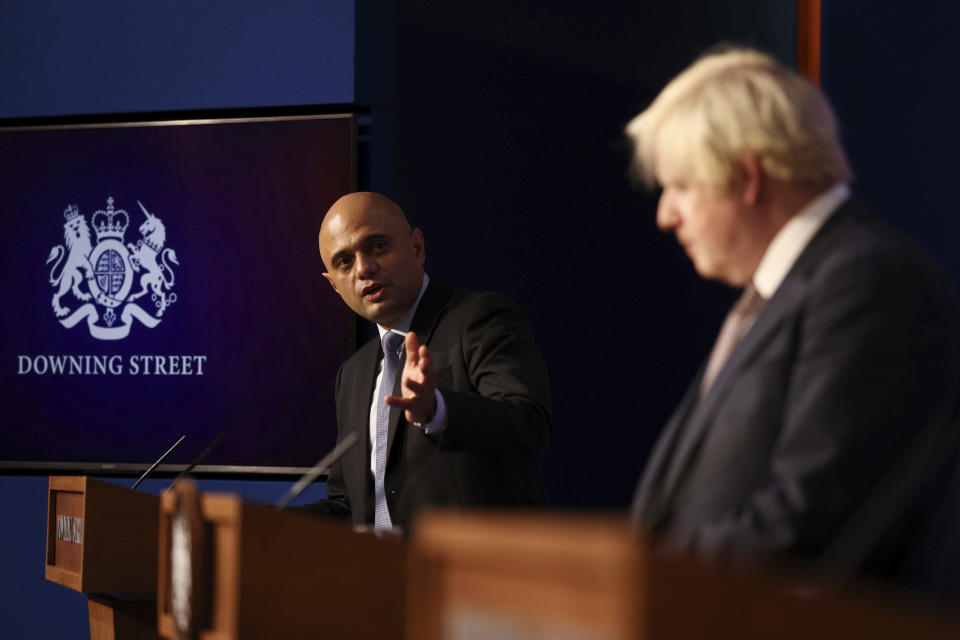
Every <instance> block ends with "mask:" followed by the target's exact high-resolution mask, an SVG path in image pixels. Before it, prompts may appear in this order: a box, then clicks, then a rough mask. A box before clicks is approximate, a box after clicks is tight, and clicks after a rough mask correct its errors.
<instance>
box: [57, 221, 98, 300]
mask: <svg viewBox="0 0 960 640" xmlns="http://www.w3.org/2000/svg"><path fill="white" fill-rule="evenodd" d="M63 216H64V218H66V222H64V223H63V244H62V245H61V244H58V245H57V246H55V247H53V249H51V250H50V256H49V257H48V258H47V264H50V263H51V262H53V266H52V267H50V284H52V285H53V286H54V287H58V288H57V291H56V293H54V294H53V301H52V304H53V312H54V313H55V314H56V315H57V317H58V318H62V317H64V316H65V315H67V314H68V313H70V309H69V307H64V306H61V305H60V299H61V298H62V297H63V296H64V295H65V294H66V293H67V291H73V295H75V296H76V297H77V299H79V300H82V301H83V302H86V301H88V300H90V298H91V295H90V294H89V293H87V292H84V291H81V290H80V285H81V284H83V283H84V282H87V281H89V280H91V279H92V278H93V267H92V266H91V265H90V260H89V259H88V256H89V255H90V252H91V251H92V250H93V245H92V243H91V241H90V228H89V227H88V226H87V221H86V219H85V218H84V217H83V216H82V215H81V214H80V210H79V209H78V208H77V206H76V205H73V204H72V205H70V206H68V207H67V209H66V211H64V212H63ZM64 247H66V248H64ZM64 255H66V258H67V259H66V262H64V260H63V258H64ZM61 262H62V263H63V266H62V268H60V270H59V273H57V269H58V267H60V265H61ZM88 288H89V287H88Z"/></svg>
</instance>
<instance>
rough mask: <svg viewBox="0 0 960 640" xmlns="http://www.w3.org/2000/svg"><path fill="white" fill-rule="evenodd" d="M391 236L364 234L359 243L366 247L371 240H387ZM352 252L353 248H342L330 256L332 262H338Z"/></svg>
mask: <svg viewBox="0 0 960 640" xmlns="http://www.w3.org/2000/svg"><path fill="white" fill-rule="evenodd" d="M389 238H390V235H389V234H386V233H371V234H370V235H368V236H364V237H363V238H361V239H360V242H359V245H360V246H361V247H366V246H368V245H369V244H370V243H371V242H376V241H377V240H385V239H389ZM351 253H353V249H340V250H339V251H337V252H336V253H334V254H333V256H331V257H330V264H337V260H339V259H340V258H342V257H344V256H347V255H350V254H351Z"/></svg>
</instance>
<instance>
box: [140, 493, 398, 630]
mask: <svg viewBox="0 0 960 640" xmlns="http://www.w3.org/2000/svg"><path fill="white" fill-rule="evenodd" d="M160 510H161V512H160V550H161V556H160V567H159V584H158V586H157V589H158V591H157V595H158V598H157V629H158V632H159V634H160V635H161V636H163V637H165V638H178V639H180V638H201V639H208V640H213V639H218V640H220V639H223V640H229V639H234V638H238V639H239V638H305V637H330V638H341V637H350V638H397V637H401V636H402V634H403V630H404V594H405V585H404V575H405V574H404V568H405V561H406V546H405V544H404V543H402V542H400V541H397V540H392V539H379V538H375V537H373V536H372V535H369V534H358V533H354V532H353V531H352V530H351V529H350V528H349V527H348V526H345V525H342V524H340V523H338V522H332V521H325V520H322V519H318V518H314V517H310V516H306V515H301V514H298V513H291V512H285V511H277V510H276V509H274V508H272V507H267V506H263V505H257V504H250V503H246V502H244V501H243V500H242V499H241V498H240V497H239V496H236V495H231V494H216V493H200V494H197V493H196V490H195V489H193V488H192V487H191V485H190V484H189V483H178V485H177V487H176V489H175V490H174V491H168V492H166V493H165V494H164V495H163V496H161V502H160Z"/></svg>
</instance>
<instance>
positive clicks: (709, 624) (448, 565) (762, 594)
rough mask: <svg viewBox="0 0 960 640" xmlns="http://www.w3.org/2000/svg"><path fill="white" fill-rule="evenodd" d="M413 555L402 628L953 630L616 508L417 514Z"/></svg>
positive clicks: (629, 632) (452, 631)
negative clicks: (698, 557) (723, 560)
mask: <svg viewBox="0 0 960 640" xmlns="http://www.w3.org/2000/svg"><path fill="white" fill-rule="evenodd" d="M410 554H411V562H410V565H409V569H410V572H409V582H408V590H409V592H410V593H411V594H413V593H416V594H418V595H417V597H416V599H413V598H411V599H410V600H409V602H410V607H409V609H408V611H407V637H410V638H418V639H425V640H430V639H438V638H453V639H456V640H468V639H471V638H492V637H513V638H524V639H526V640H532V639H541V638H543V639H545V638H592V639H595V640H596V639H609V640H615V639H627V638H631V639H637V638H669V639H671V640H673V639H680V640H682V639H685V638H690V639H695V638H696V639H700V638H738V639H741V640H749V639H750V638H797V639H798V640H799V639H801V638H803V639H807V638H816V637H824V636H829V637H852V638H859V637H870V638H904V637H924V638H944V639H946V638H958V637H960V626H957V623H956V621H953V620H947V619H945V618H943V617H939V616H938V615H935V614H931V613H930V612H926V611H922V612H920V611H918V610H916V609H912V608H911V607H910V606H909V605H907V604H905V603H904V602H903V601H902V600H900V599H898V598H896V597H893V596H889V595H888V596H885V597H884V598H883V599H881V598H878V597H876V596H875V595H871V596H865V595H863V594H861V593H857V592H849V591H843V592H841V591H827V590H824V589H816V588H812V586H811V584H810V583H809V582H807V583H802V582H800V581H798V580H794V579H789V578H788V579H784V577H783V576H772V575H760V574H756V573H752V572H748V571H746V570H743V569H737V568H731V567H724V566H721V565H711V566H709V567H706V566H702V565H700V564H696V563H693V562H691V561H689V560H688V559H685V558H681V557H677V556H672V555H666V554H662V553H658V552H654V551H652V550H651V545H650V544H649V541H648V540H647V539H646V538H645V537H643V536H642V535H641V534H640V533H638V532H635V531H632V530H631V529H630V527H629V526H628V523H627V520H626V518H625V517H619V516H598V515H593V514H589V515H588V514H576V515H574V514H515V513H484V512H473V513H470V512H468V513H450V512H432V513H426V514H423V516H422V517H420V518H419V519H418V521H417V522H416V523H415V527H414V536H413V539H412V540H411V549H410ZM424 602H430V603H435V604H434V605H433V606H429V607H427V606H423V603H424Z"/></svg>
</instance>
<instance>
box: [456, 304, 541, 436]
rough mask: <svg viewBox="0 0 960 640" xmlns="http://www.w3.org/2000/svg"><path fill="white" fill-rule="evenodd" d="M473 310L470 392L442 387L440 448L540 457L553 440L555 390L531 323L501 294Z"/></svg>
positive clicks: (467, 358)
mask: <svg viewBox="0 0 960 640" xmlns="http://www.w3.org/2000/svg"><path fill="white" fill-rule="evenodd" d="M468 304H469V305H470V307H469V308H468V309H466V310H465V312H466V313H465V318H466V321H465V323H464V326H463V330H462V333H461V345H460V347H461V351H462V354H463V358H464V365H465V368H466V375H467V376H468V378H469V384H468V385H466V386H468V387H469V388H470V390H468V391H464V390H455V389H451V388H445V387H444V386H443V384H442V381H440V385H439V387H440V392H441V393H442V394H443V397H444V402H445V403H446V406H447V427H446V429H445V430H444V431H443V433H442V434H441V435H440V436H439V437H438V445H439V447H440V448H441V449H445V450H458V449H464V450H470V451H475V452H480V453H502V454H507V455H511V454H516V455H531V454H532V455H540V454H541V453H542V452H543V450H544V449H545V448H546V446H547V443H548V442H549V439H550V432H551V422H550V390H549V383H548V379H547V367H546V364H545V363H544V361H543V357H542V356H541V354H540V352H539V350H538V349H537V347H536V345H535V344H534V340H533V334H532V332H531V330H530V326H529V324H528V322H527V320H526V317H525V316H524V314H523V312H522V311H521V310H520V308H519V306H517V304H516V303H515V302H513V301H512V300H510V299H509V298H507V297H506V296H502V295H499V294H494V293H485V294H481V295H479V296H477V297H476V298H475V299H473V300H471V301H470V302H469V303H468ZM457 388H458V389H460V388H461V387H460V386H458V387H457Z"/></svg>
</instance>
